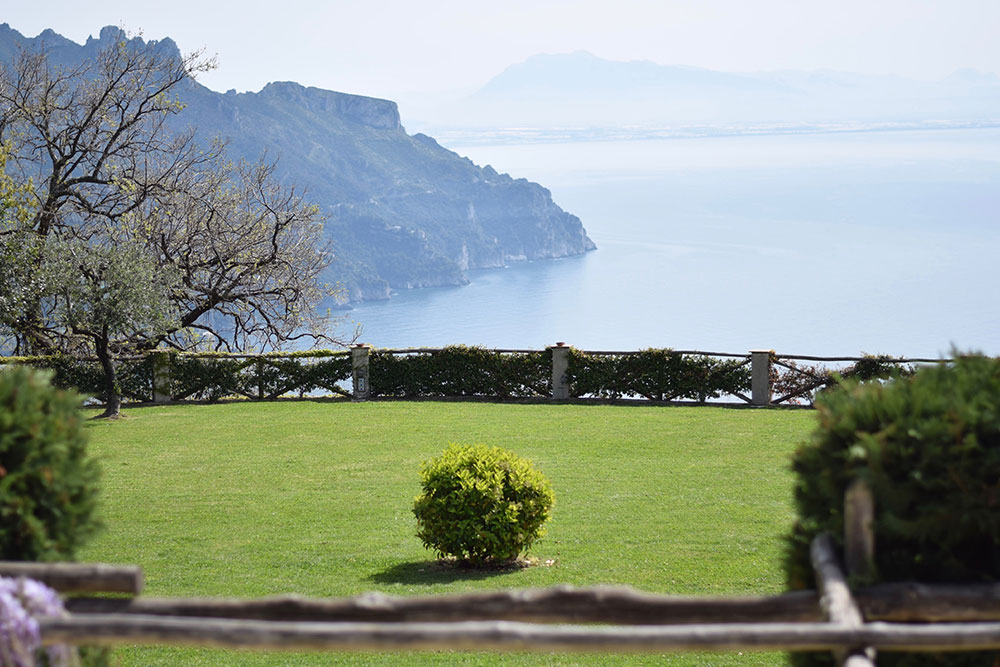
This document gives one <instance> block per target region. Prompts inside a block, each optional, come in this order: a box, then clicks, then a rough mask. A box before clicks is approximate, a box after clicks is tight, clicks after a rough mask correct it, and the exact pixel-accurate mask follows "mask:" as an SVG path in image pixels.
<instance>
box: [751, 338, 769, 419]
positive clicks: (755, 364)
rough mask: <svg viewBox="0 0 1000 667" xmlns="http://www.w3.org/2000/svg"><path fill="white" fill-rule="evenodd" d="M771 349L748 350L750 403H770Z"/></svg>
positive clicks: (762, 404)
mask: <svg viewBox="0 0 1000 667" xmlns="http://www.w3.org/2000/svg"><path fill="white" fill-rule="evenodd" d="M773 353H774V351H773V350H750V404H751V405H760V406H764V405H770V404H771V355H772V354H773Z"/></svg>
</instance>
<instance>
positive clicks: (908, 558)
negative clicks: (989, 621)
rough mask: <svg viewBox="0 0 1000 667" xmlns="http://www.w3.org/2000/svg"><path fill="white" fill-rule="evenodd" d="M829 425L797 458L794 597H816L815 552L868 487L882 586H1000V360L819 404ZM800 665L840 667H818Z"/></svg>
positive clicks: (849, 390)
mask: <svg viewBox="0 0 1000 667" xmlns="http://www.w3.org/2000/svg"><path fill="white" fill-rule="evenodd" d="M817 408H818V416H819V426H818V428H817V429H816V431H815V432H814V433H813V435H812V437H811V439H810V441H809V442H807V443H806V444H804V445H803V446H802V447H800V448H799V450H798V451H797V452H796V455H795V459H794V463H793V467H794V470H795V472H796V474H797V477H798V478H797V481H796V487H795V502H796V505H797V509H798V521H797V523H796V525H795V527H794V529H793V532H792V534H791V536H790V537H789V540H788V549H787V560H786V572H787V574H788V580H789V584H790V586H791V587H793V588H806V587H812V586H814V582H813V575H812V568H811V567H810V565H809V542H810V541H811V540H812V538H813V537H814V536H816V535H817V534H818V533H820V532H824V531H825V532H829V533H831V534H832V535H833V536H834V538H835V539H837V540H840V539H842V535H843V524H844V516H843V498H844V490H845V489H846V488H847V486H848V484H850V482H851V481H852V480H853V479H855V478H860V479H863V480H865V481H866V482H868V484H869V485H870V486H871V489H872V493H873V495H874V499H875V512H876V514H875V539H876V544H875V559H876V562H875V569H876V575H875V579H876V581H910V580H915V581H922V582H970V583H972V582H995V581H998V580H1000V491H998V483H997V480H1000V360H996V359H988V358H984V357H964V358H962V357H960V358H958V359H957V360H956V361H955V363H954V365H952V366H946V365H944V364H941V365H938V366H933V367H928V368H923V369H921V370H919V371H918V372H917V373H916V374H915V375H913V376H912V377H906V378H903V377H900V378H897V379H895V380H891V381H889V382H885V383H880V382H871V383H866V384H856V383H855V384H847V385H845V387H844V388H843V389H840V390H834V391H831V392H828V393H825V394H824V395H822V396H821V397H820V398H819V399H818V400H817ZM995 659H1000V654H990V655H986V654H983V653H976V654H970V653H954V654H947V655H945V654H942V655H926V654H916V653H913V654H893V653H884V654H880V655H879V659H878V664H879V665H882V666H888V665H965V664H968V665H972V664H995ZM796 662H797V663H798V664H829V662H827V661H825V659H821V658H819V656H818V654H816V655H815V657H814V656H813V654H809V655H808V656H800V657H797V658H796Z"/></svg>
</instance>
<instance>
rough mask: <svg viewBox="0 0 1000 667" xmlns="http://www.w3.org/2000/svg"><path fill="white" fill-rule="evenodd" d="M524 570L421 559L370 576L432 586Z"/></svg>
mask: <svg viewBox="0 0 1000 667" xmlns="http://www.w3.org/2000/svg"><path fill="white" fill-rule="evenodd" d="M522 567H523V566H522V565H520V564H517V563H514V564H511V565H505V566H501V567H486V568H476V567H470V566H467V565H460V564H456V563H449V562H445V561H439V560H421V561H412V562H409V563H399V564H397V565H393V566H392V567H390V568H387V569H385V570H382V571H381V572H376V573H375V574H373V575H371V576H369V577H368V581H371V582H373V583H376V584H410V585H418V586H420V585H422V586H433V585H435V584H450V583H452V582H455V581H481V580H483V579H492V578H494V577H500V576H503V575H506V574H511V573H513V572H517V571H519V570H521V569H522Z"/></svg>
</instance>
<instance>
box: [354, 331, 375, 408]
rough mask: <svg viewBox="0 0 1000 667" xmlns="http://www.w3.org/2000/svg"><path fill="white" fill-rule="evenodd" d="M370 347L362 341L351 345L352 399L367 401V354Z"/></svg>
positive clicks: (369, 390) (368, 393)
mask: <svg viewBox="0 0 1000 667" xmlns="http://www.w3.org/2000/svg"><path fill="white" fill-rule="evenodd" d="M370 351H371V348H370V347H368V346H367V345H365V344H364V343H358V344H357V345H354V346H353V347H351V376H352V378H353V380H354V400H355V401H367V400H368V399H369V398H370V397H371V391H372V389H371V383H369V381H368V356H369V352H370Z"/></svg>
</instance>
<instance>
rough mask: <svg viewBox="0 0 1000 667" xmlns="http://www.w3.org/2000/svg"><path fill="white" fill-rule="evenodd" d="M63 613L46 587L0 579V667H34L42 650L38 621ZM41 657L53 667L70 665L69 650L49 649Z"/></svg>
mask: <svg viewBox="0 0 1000 667" xmlns="http://www.w3.org/2000/svg"><path fill="white" fill-rule="evenodd" d="M65 613H66V610H65V608H64V607H63V604H62V601H61V600H60V599H59V596H58V595H57V594H56V592H55V591H53V590H52V589H51V588H49V587H48V586H46V585H45V584H41V583H39V582H37V581H34V580H33V579H24V578H21V579H6V578H4V577H0V664H3V665H11V666H12V667H34V665H35V664H36V661H35V657H36V656H37V655H38V654H39V650H40V649H41V647H42V637H41V633H40V632H39V629H38V620H37V618H39V617H42V616H62V615H63V614H65ZM44 653H45V657H46V658H48V664H50V665H53V667H61V666H63V665H70V664H72V660H71V656H72V655H73V651H72V649H70V648H69V647H68V646H49V647H46V648H45V650H44Z"/></svg>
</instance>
